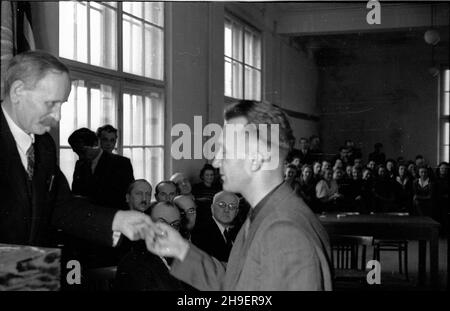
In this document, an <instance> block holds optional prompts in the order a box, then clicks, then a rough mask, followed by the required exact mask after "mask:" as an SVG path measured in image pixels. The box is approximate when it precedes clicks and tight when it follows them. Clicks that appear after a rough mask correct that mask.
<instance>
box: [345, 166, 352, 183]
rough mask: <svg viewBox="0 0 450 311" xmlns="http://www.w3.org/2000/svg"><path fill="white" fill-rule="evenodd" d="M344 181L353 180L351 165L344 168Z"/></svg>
mask: <svg viewBox="0 0 450 311" xmlns="http://www.w3.org/2000/svg"><path fill="white" fill-rule="evenodd" d="M344 178H345V179H347V180H349V181H350V180H352V179H353V165H350V164H349V165H347V166H346V167H345V177H344Z"/></svg>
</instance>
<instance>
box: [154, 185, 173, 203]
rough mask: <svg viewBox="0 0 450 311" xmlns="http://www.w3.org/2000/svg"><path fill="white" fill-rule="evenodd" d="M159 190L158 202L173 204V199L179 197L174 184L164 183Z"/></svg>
mask: <svg viewBox="0 0 450 311" xmlns="http://www.w3.org/2000/svg"><path fill="white" fill-rule="evenodd" d="M158 188H159V189H158V191H159V192H158V194H157V195H156V200H157V201H158V202H172V200H173V198H174V197H175V196H176V195H177V188H176V187H175V185H174V184H171V183H163V184H161V185H159V187H158Z"/></svg>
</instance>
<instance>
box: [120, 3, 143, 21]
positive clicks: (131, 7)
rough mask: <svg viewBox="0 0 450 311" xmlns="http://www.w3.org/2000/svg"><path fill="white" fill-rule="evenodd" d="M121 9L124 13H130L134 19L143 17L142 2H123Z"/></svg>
mask: <svg viewBox="0 0 450 311" xmlns="http://www.w3.org/2000/svg"><path fill="white" fill-rule="evenodd" d="M122 8H123V11H124V12H127V13H130V14H132V15H134V16H136V17H141V18H142V17H143V16H142V2H123V4H122Z"/></svg>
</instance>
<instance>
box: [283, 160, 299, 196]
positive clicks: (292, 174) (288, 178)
mask: <svg viewBox="0 0 450 311" xmlns="http://www.w3.org/2000/svg"><path fill="white" fill-rule="evenodd" d="M297 176H298V171H297V166H295V165H294V164H288V165H287V167H286V169H285V171H284V182H285V183H287V184H288V185H289V186H291V188H292V189H293V190H296V191H297V189H298V187H299V183H298V181H297Z"/></svg>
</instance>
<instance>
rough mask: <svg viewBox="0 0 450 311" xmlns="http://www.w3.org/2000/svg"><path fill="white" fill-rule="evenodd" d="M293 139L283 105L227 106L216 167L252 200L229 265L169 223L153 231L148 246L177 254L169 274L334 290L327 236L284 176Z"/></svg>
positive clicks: (224, 286) (211, 285) (232, 283)
mask: <svg viewBox="0 0 450 311" xmlns="http://www.w3.org/2000/svg"><path fill="white" fill-rule="evenodd" d="M261 124H263V125H270V127H265V126H260V125H261ZM228 125H231V126H228ZM230 128H231V129H233V128H234V130H229V129H230ZM269 132H270V133H269ZM277 132H278V133H277ZM236 134H237V140H236ZM269 138H270V139H269ZM293 141H294V137H293V135H292V130H291V127H290V125H289V122H288V120H287V117H286V115H285V114H284V113H283V112H282V110H281V109H280V108H278V107H276V106H273V105H271V104H268V103H257V102H253V101H240V102H237V103H234V104H232V105H231V106H229V107H227V109H226V111H225V129H224V135H223V136H222V137H221V139H219V140H218V146H217V147H218V148H216V150H217V154H216V158H215V159H214V166H216V167H218V168H220V174H221V178H222V180H223V188H224V189H225V190H226V191H230V192H240V193H241V194H242V195H243V197H244V198H245V199H246V200H247V201H248V202H249V204H250V206H251V210H250V212H249V217H248V218H247V220H246V222H245V223H244V224H243V226H242V227H241V229H240V231H239V233H238V235H237V237H236V240H235V242H234V244H233V248H232V250H231V254H230V257H229V260H228V263H227V265H224V264H223V263H222V262H220V261H219V260H217V259H216V258H214V257H211V256H210V255H208V254H207V253H205V252H203V251H202V250H200V249H199V248H198V247H196V246H195V245H193V244H190V243H189V242H188V241H186V240H184V239H183V238H182V237H181V236H180V234H179V233H178V232H176V231H175V230H173V229H171V228H170V227H169V226H165V225H163V224H161V225H157V226H155V227H152V228H149V229H148V230H147V234H146V244H147V248H148V249H149V250H150V251H152V252H154V253H156V254H159V255H163V256H173V257H175V260H174V262H173V264H172V266H171V271H170V273H171V274H172V275H174V276H176V277H177V278H179V279H180V280H183V281H185V282H187V283H189V284H191V285H193V286H194V287H196V288H197V289H200V290H250V291H258V290H331V288H332V278H331V273H330V267H329V264H330V246H329V240H328V235H327V233H326V231H325V229H324V228H323V226H322V225H321V224H320V221H319V220H318V219H317V217H316V216H315V215H314V213H313V212H312V211H311V210H310V209H309V208H308V206H306V204H305V203H304V201H303V200H302V199H301V198H299V197H298V196H296V195H295V193H294V192H293V190H292V189H291V188H290V187H289V186H288V185H286V184H285V183H283V163H284V160H285V158H286V155H287V154H288V152H289V150H290V149H291V148H292V144H293ZM269 146H270V148H268V147H269Z"/></svg>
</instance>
